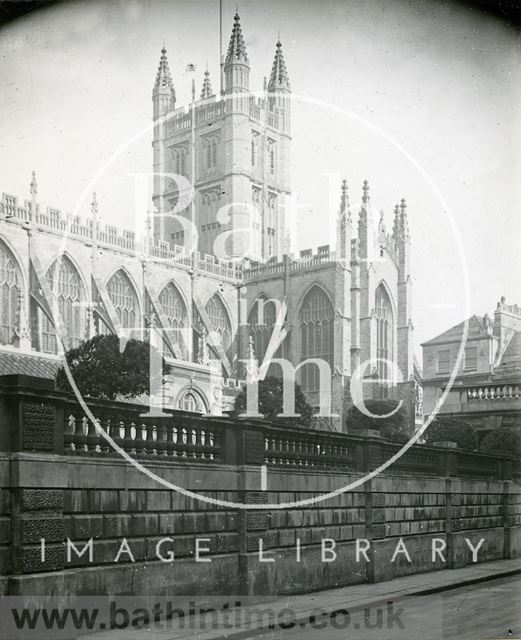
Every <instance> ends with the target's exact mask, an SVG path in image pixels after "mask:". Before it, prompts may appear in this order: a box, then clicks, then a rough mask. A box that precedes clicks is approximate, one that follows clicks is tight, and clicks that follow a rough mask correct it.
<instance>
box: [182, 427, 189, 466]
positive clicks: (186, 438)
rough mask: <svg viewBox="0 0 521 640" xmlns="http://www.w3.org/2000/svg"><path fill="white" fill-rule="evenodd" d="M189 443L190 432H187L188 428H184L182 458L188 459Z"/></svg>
mask: <svg viewBox="0 0 521 640" xmlns="http://www.w3.org/2000/svg"><path fill="white" fill-rule="evenodd" d="M187 442H188V432H187V430H186V427H183V428H182V429H181V445H182V449H181V457H182V458H186V457H187V455H186V447H187Z"/></svg>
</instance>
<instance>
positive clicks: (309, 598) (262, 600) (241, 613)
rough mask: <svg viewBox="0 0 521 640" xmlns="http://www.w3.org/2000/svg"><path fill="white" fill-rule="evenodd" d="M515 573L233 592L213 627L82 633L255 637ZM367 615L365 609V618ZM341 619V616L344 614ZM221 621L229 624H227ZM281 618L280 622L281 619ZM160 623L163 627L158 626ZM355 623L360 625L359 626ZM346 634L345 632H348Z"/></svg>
mask: <svg viewBox="0 0 521 640" xmlns="http://www.w3.org/2000/svg"><path fill="white" fill-rule="evenodd" d="M517 574H521V559H514V560H497V561H493V562H485V563H478V564H473V565H469V566H466V567H464V568H462V569H442V570H439V571H432V572H428V573H420V574H415V575H411V576H405V577H401V578H395V579H393V580H389V581H385V582H379V583H376V584H367V583H364V584H361V585H352V586H347V587H342V588H338V589H329V590H326V591H320V592H314V593H308V594H302V595H295V596H264V597H256V598H254V599H253V598H250V599H248V598H245V597H244V596H237V597H236V596H229V597H228V598H227V600H225V599H224V598H222V597H221V598H220V600H219V604H216V605H214V606H215V607H216V609H217V610H218V611H219V612H221V613H222V609H221V607H222V603H224V602H230V603H231V604H233V603H234V602H235V601H236V600H237V598H240V601H241V607H240V608H239V607H232V606H230V607H227V608H226V612H227V613H226V618H224V616H222V617H221V618H219V622H218V623H217V624H214V623H213V622H212V625H211V626H212V627H213V628H212V629H208V628H207V627H208V626H209V619H208V617H206V619H204V618H203V617H202V616H198V615H192V616H190V617H185V618H184V621H182V622H184V624H182V625H180V624H179V622H180V619H178V618H175V619H171V620H168V621H163V622H162V623H161V624H159V625H152V626H149V627H142V628H139V629H137V628H136V629H134V628H130V629H129V628H127V629H124V630H116V629H112V630H111V631H105V632H102V633H95V634H89V635H88V636H82V637H83V638H88V640H189V639H191V638H194V639H197V640H222V639H224V638H226V639H239V638H254V637H255V636H260V635H263V634H265V633H268V632H270V633H272V634H273V629H274V628H275V630H277V629H284V626H283V625H284V622H285V620H287V617H285V616H287V612H288V610H290V612H291V616H290V619H291V622H292V624H293V626H294V627H295V628H297V630H298V629H299V628H300V629H305V628H306V629H313V628H315V629H317V628H321V627H319V626H318V625H317V626H316V627H313V625H310V619H312V620H314V621H316V619H317V618H320V617H321V616H322V617H323V618H324V619H329V620H331V619H334V618H335V616H336V615H339V616H340V615H345V614H346V612H347V611H349V612H350V613H352V612H357V611H358V612H362V611H365V612H367V611H369V609H370V608H371V609H374V608H375V607H380V608H381V609H382V610H384V609H385V607H386V606H387V605H388V604H389V603H390V601H392V602H394V603H403V602H405V601H406V600H405V599H406V598H407V597H409V596H420V595H429V594H436V593H440V592H444V591H447V590H450V589H458V588H461V587H465V586H468V585H476V584H478V583H484V582H487V581H491V580H497V579H499V578H507V577H509V576H515V575H517ZM194 597H195V596H194ZM194 597H193V598H192V599H191V600H193V599H194ZM173 599H174V600H175V602H176V606H183V604H181V605H179V603H180V602H182V603H185V604H186V603H188V602H189V598H188V597H183V598H173ZM158 600H159V601H160V600H161V599H160V598H158ZM136 604H137V603H136ZM259 609H262V610H264V611H266V610H269V611H271V612H274V613H275V620H276V621H278V622H279V624H276V625H275V626H273V625H272V626H271V627H270V622H273V618H271V620H270V619H269V617H267V618H265V619H263V620H262V621H261V623H258V618H255V620H256V621H257V624H253V625H252V623H251V620H252V618H250V619H249V621H248V616H247V615H245V612H247V611H248V610H250V611H258V610H259ZM186 610H188V609H186ZM284 612H286V613H284ZM318 612H319V613H318ZM367 615H368V614H367V613H366V617H367ZM338 620H340V617H339V618H338ZM223 621H224V622H225V623H226V624H223ZM281 621H282V624H280V622H281ZM161 625H163V626H164V627H165V628H160V627H161ZM286 628H287V627H286ZM337 628H339V627H337ZM355 628H360V627H358V626H356V625H355ZM320 635H321V634H320V633H316V636H317V637H319V636H320ZM272 637H274V636H272ZM277 637H279V636H277ZM280 637H281V636H280ZM343 637H346V636H345V632H344V636H343ZM349 637H351V636H349ZM389 637H390V636H389ZM392 637H394V635H393V636H392ZM397 637H400V636H397ZM416 637H418V636H416ZM424 637H425V636H424ZM440 637H442V636H440Z"/></svg>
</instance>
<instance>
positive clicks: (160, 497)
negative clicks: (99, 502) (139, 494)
mask: <svg viewBox="0 0 521 640" xmlns="http://www.w3.org/2000/svg"><path fill="white" fill-rule="evenodd" d="M123 493H124V492H123ZM146 509H147V511H170V491H147V492H146Z"/></svg>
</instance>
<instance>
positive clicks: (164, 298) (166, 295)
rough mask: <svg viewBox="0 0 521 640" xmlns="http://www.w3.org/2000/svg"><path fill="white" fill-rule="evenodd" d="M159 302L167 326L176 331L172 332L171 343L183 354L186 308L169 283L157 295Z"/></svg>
mask: <svg viewBox="0 0 521 640" xmlns="http://www.w3.org/2000/svg"><path fill="white" fill-rule="evenodd" d="M159 302H160V303H161V306H162V307H163V311H164V312H165V315H166V319H167V320H168V324H169V325H170V326H171V327H172V328H173V329H177V331H174V332H172V334H173V335H172V341H173V342H174V343H175V344H177V345H178V346H179V348H180V349H181V351H182V352H183V353H184V351H185V349H186V347H185V345H184V342H183V336H182V333H181V330H182V329H185V328H186V327H187V313H186V307H185V304H184V302H183V299H182V298H181V296H180V294H179V291H178V290H177V289H176V287H175V286H174V285H173V284H172V283H171V282H170V283H169V284H167V285H166V287H165V288H164V289H163V290H162V291H161V293H160V294H159Z"/></svg>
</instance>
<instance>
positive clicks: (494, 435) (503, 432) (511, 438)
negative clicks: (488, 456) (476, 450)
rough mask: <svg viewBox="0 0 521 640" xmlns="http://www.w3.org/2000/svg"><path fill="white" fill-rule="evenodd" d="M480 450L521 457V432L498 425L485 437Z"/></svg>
mask: <svg viewBox="0 0 521 640" xmlns="http://www.w3.org/2000/svg"><path fill="white" fill-rule="evenodd" d="M480 451H483V452H484V453H509V454H510V455H512V456H519V457H521V433H520V432H519V430H517V429H509V428H507V427H498V428H497V429H494V431H491V432H490V433H489V434H488V435H486V436H485V437H484V438H483V442H482V443H481V447H480Z"/></svg>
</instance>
